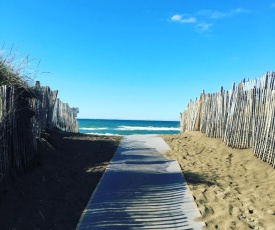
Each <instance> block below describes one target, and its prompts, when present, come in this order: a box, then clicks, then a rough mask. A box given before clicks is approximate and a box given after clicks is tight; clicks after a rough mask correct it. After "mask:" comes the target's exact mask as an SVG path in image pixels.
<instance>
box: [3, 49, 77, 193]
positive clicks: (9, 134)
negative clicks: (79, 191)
mask: <svg viewBox="0 0 275 230" xmlns="http://www.w3.org/2000/svg"><path fill="white" fill-rule="evenodd" d="M27 64H28V56H27V57H25V58H23V59H22V60H18V59H16V54H13V52H12V49H11V51H10V52H9V54H7V55H5V53H4V52H1V56H0V143H1V145H0V159H1V161H0V191H1V192H5V189H6V186H7V184H8V183H9V181H10V180H14V179H15V178H16V177H18V176H19V175H20V174H22V173H24V172H28V171H30V170H32V169H33V168H34V167H35V166H36V165H37V163H38V159H39V153H38V149H39V145H41V143H42V142H45V141H47V138H46V137H47V133H49V132H50V131H51V130H53V129H55V128H59V129H62V130H64V131H71V132H77V131H78V123H77V121H76V113H75V111H74V110H72V109H71V108H70V107H69V105H68V104H65V103H62V102H61V101H60V100H59V99H58V98H57V93H58V91H57V90H55V91H51V90H50V88H49V87H47V86H46V87H44V86H40V83H39V82H36V83H35V86H31V85H30V84H31V83H32V80H33V78H32V77H33V76H32V75H29V73H27V71H26V69H25V68H26V66H27Z"/></svg>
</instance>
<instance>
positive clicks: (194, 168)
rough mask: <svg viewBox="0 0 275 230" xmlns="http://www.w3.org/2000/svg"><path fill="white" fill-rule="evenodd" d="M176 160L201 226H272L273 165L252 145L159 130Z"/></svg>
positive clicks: (274, 210) (274, 212) (274, 223)
mask: <svg viewBox="0 0 275 230" xmlns="http://www.w3.org/2000/svg"><path fill="white" fill-rule="evenodd" d="M162 137H163V138H164V139H165V141H166V142H167V143H168V145H169V146H170V147H171V149H172V150H171V151H170V152H169V153H168V154H167V155H168V157H169V158H170V159H176V160H178V162H179V163H180V165H181V168H182V170H183V172H184V175H185V178H186V180H187V182H188V184H189V187H190V189H191V190H192V191H193V195H194V197H195V201H196V203H197V205H198V207H199V209H200V211H201V213H202V218H201V220H203V221H205V222H206V224H207V227H206V229H242V230H245V229H270V230H273V229H275V169H273V168H272V167H271V166H270V165H268V164H267V163H264V162H262V161H261V160H260V159H258V158H256V157H254V156H253V152H252V150H251V149H248V150H238V149H232V148H228V147H227V146H225V144H224V143H222V141H221V140H220V139H212V138H207V137H205V135H204V134H202V133H200V132H188V133H183V134H179V135H164V136H162Z"/></svg>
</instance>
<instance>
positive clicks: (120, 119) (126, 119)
mask: <svg viewBox="0 0 275 230" xmlns="http://www.w3.org/2000/svg"><path fill="white" fill-rule="evenodd" d="M76 119H77V120H78V119H79V120H81V119H83V120H84V119H86V120H87V119H90V120H118V121H178V122H179V121H180V120H160V119H156V120H153V119H135V118H133V119H130V118H83V117H76Z"/></svg>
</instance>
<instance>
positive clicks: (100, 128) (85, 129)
mask: <svg viewBox="0 0 275 230" xmlns="http://www.w3.org/2000/svg"><path fill="white" fill-rule="evenodd" d="M79 129H81V130H106V129H108V128H105V127H104V128H85V127H84V128H79Z"/></svg>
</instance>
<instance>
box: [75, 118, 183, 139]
mask: <svg viewBox="0 0 275 230" xmlns="http://www.w3.org/2000/svg"><path fill="white" fill-rule="evenodd" d="M77 120H78V122H79V132H80V133H86V134H94V135H118V136H125V135H133V134H177V133H179V132H180V122H179V121H143V120H107V119H77Z"/></svg>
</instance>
